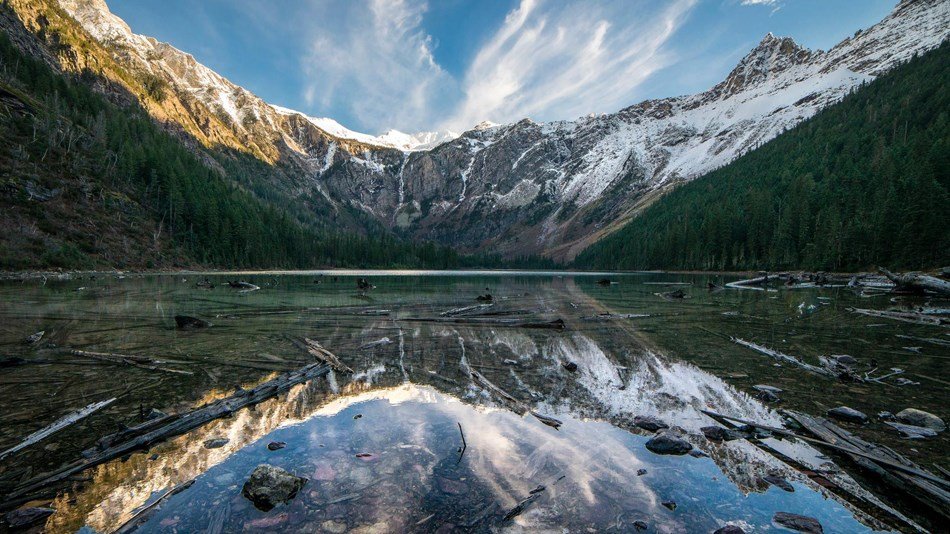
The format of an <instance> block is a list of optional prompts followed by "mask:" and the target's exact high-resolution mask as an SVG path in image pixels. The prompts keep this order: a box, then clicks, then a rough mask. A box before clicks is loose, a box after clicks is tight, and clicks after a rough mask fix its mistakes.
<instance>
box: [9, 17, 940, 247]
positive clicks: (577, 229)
mask: <svg viewBox="0 0 950 534" xmlns="http://www.w3.org/2000/svg"><path fill="white" fill-rule="evenodd" d="M21 2H22V0H15V1H14V7H15V8H16V9H17V11H18V13H19V12H21V11H23V8H22V6H21V5H19V4H21ZM26 4H27V5H28V4H29V2H27V3H26ZM59 6H61V7H62V9H64V10H65V11H66V12H67V13H69V15H71V16H72V17H73V18H74V19H75V20H76V21H77V22H78V23H79V25H80V26H81V27H82V28H83V29H84V30H85V31H86V32H88V34H89V35H90V36H91V37H92V38H93V39H94V40H95V41H96V42H97V43H98V44H99V45H100V46H103V47H105V48H106V49H107V50H108V51H109V53H110V55H111V58H110V59H111V60H113V61H115V62H116V63H118V64H120V65H121V66H122V67H123V68H124V69H126V70H128V71H129V72H132V73H135V76H134V77H135V79H139V80H141V79H160V80H162V81H163V83H164V84H167V87H168V88H169V90H170V92H171V93H172V94H173V96H174V100H175V102H178V103H179V104H176V106H174V113H168V112H166V113H165V115H166V116H168V117H170V119H171V120H175V121H177V122H179V123H180V124H182V126H183V128H185V130H186V131H188V132H190V133H192V134H193V135H194V136H195V137H197V138H199V139H201V140H202V141H203V142H204V144H205V146H206V147H207V148H211V149H214V148H215V147H227V148H230V149H235V150H240V151H244V152H248V153H251V154H253V155H255V156H257V157H259V158H260V159H263V160H265V161H267V162H269V163H271V164H274V165H276V166H280V167H283V168H285V169H286V172H285V173H284V174H285V175H289V176H292V179H289V181H290V182H292V186H288V185H287V184H284V186H283V187H284V189H285V190H286V191H287V194H289V195H312V194H314V192H315V191H316V192H319V193H320V194H321V195H322V196H323V197H325V199H326V200H328V201H329V202H330V203H332V204H333V205H335V206H338V207H344V208H346V209H348V210H353V209H355V210H358V211H362V212H364V213H365V214H366V215H367V216H368V217H369V218H370V219H371V220H375V221H377V222H378V223H380V224H382V225H384V226H386V227H389V228H392V229H394V230H395V231H397V232H398V233H401V234H404V235H407V236H409V237H412V238H416V239H431V240H435V241H439V242H442V243H445V244H450V245H453V246H456V247H458V248H460V249H462V250H465V251H492V252H499V253H503V254H505V255H508V256H517V255H522V254H529V253H541V254H545V255H548V256H552V257H555V258H557V259H570V258H573V256H575V255H576V254H577V253H578V252H579V251H580V250H582V249H583V248H584V247H586V246H587V245H589V244H590V243H592V242H593V241H594V240H596V239H598V238H599V237H601V236H603V235H605V234H606V233H608V232H610V231H611V230H613V229H615V228H618V227H619V226H620V225H621V224H622V223H624V222H626V221H627V220H629V219H630V218H631V217H633V216H635V215H636V213H637V212H638V210H640V209H642V208H643V207H644V206H646V205H647V204H649V202H650V201H651V200H652V199H653V198H656V196H657V195H659V194H662V192H663V191H664V190H665V189H666V188H668V187H671V186H673V185H675V184H676V183H678V182H681V181H684V180H690V179H692V178H695V177H698V176H700V175H702V174H704V173H706V172H708V171H710V170H712V169H715V168H717V167H720V166H722V165H724V164H726V163H728V162H729V161H731V160H733V159H735V158H736V157H738V156H739V155H741V154H742V153H744V152H746V151H748V150H751V149H754V148H755V147H756V146H758V145H760V144H762V143H764V142H766V141H768V140H770V139H772V138H773V137H775V136H776V135H778V134H779V133H781V132H782V131H783V130H786V129H788V128H791V127H793V126H795V125H796V124H798V123H799V122H801V121H802V120H805V119H807V118H808V117H811V116H812V115H814V114H815V113H816V112H817V111H818V110H820V109H821V108H823V107H825V106H827V105H829V104H832V103H834V102H836V101H837V100H839V99H841V98H842V97H843V96H844V95H846V94H847V93H848V92H849V91H851V90H852V89H853V88H855V87H856V86H858V85H860V84H861V83H864V82H866V81H868V80H870V79H872V78H873V77H875V76H877V75H879V74H880V73H881V72H883V71H885V70H887V69H888V68H890V67H891V66H893V65H895V64H896V63H898V62H900V61H903V60H906V59H908V58H909V57H911V56H912V55H913V54H916V53H921V52H924V51H927V50H929V49H932V48H934V47H936V46H937V45H939V44H940V43H941V42H942V41H943V40H944V39H946V38H947V36H948V28H950V2H948V1H946V0H904V1H902V2H901V3H900V4H899V5H898V6H897V7H896V8H895V9H894V11H893V12H892V13H891V15H889V16H888V17H887V18H885V19H884V20H883V21H881V22H880V23H878V24H877V25H875V26H873V27H871V28H869V29H867V30H864V31H861V32H858V33H856V34H855V35H854V36H853V37H851V38H848V39H845V40H844V41H842V42H841V43H839V44H838V45H836V46H835V47H834V48H832V49H831V50H829V51H827V52H822V51H809V50H806V49H803V48H802V47H800V46H799V45H798V44H796V43H795V42H794V41H793V40H792V39H789V38H778V37H775V36H773V35H772V34H769V35H767V36H766V37H765V38H764V39H763V40H762V42H761V43H759V45H758V46H757V47H755V48H754V49H753V50H752V51H751V52H750V53H749V54H748V55H747V56H746V57H745V58H743V59H742V61H741V62H740V63H739V65H737V66H736V68H735V69H734V70H733V71H732V72H731V73H730V74H729V75H728V77H727V78H726V79H725V80H724V81H722V82H721V83H719V84H717V85H716V86H715V87H713V88H712V89H710V90H708V91H706V92H703V93H699V94H696V95H692V96H684V97H675V98H666V99H661V100H649V101H646V102H642V103H640V104H637V105H634V106H631V107H629V108H626V109H623V110H620V111H618V112H616V113H613V114H607V115H600V116H589V117H583V118H580V119H577V120H574V121H557V122H550V123H536V122H533V121H531V120H529V119H525V120H522V121H520V122H517V123H514V124H506V125H490V124H483V125H479V126H477V127H475V128H473V129H472V130H470V131H467V132H465V133H463V134H462V135H460V136H457V137H454V134H451V133H444V132H443V133H430V134H422V135H418V136H415V137H412V136H406V135H405V134H401V133H399V132H391V133H390V134H387V135H386V136H381V137H371V136H365V135H362V134H356V133H354V132H350V131H348V130H346V129H345V128H342V127H339V128H337V127H338V126H339V125H338V124H336V123H335V122H334V121H332V120H328V119H313V118H310V117H306V116H305V115H303V114H300V113H296V112H294V111H292V110H286V109H282V108H276V107H274V106H271V105H269V104H267V103H265V102H264V101H262V100H261V99H260V98H258V97H256V96H255V95H253V94H252V93H250V92H249V91H247V90H245V89H243V88H241V87H239V86H237V85H235V84H233V83H231V82H229V81H228V80H226V79H224V78H223V77H221V76H220V75H218V74H216V73H215V72H213V71H211V70H210V69H208V68H207V67H205V66H203V65H201V64H200V63H198V62H197V61H195V59H194V58H193V57H192V56H190V55H188V54H186V53H184V52H182V51H180V50H177V49H175V48H174V47H172V46H170V45H168V44H165V43H160V42H158V41H156V40H155V39H152V38H150V37H145V36H140V35H136V34H134V33H132V32H131V30H130V29H129V28H128V26H127V25H125V23H124V22H123V21H122V20H121V19H119V18H118V17H116V16H114V15H112V14H111V13H110V12H109V11H108V8H107V6H106V5H105V3H104V2H103V1H102V0H59ZM143 77H144V78H143ZM165 107H167V105H166V106H165ZM334 125H335V126H334ZM440 143H441V144H440Z"/></svg>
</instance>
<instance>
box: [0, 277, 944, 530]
mask: <svg viewBox="0 0 950 534" xmlns="http://www.w3.org/2000/svg"><path fill="white" fill-rule="evenodd" d="M361 278H362V279H365V280H366V281H367V282H368V283H369V284H370V285H371V286H374V287H372V288H369V289H359V288H358V287H357V280H359V279H361ZM739 278H741V277H739V276H731V275H719V274H669V273H609V274H606V273H558V272H484V273H482V272H457V273H446V272H393V271H326V272H319V271H315V272H306V273H304V272H290V273H288V272H246V273H178V274H156V275H133V274H129V275H124V276H123V275H117V274H114V273H98V274H94V275H93V274H82V275H73V276H70V277H62V278H56V279H53V278H49V279H45V280H44V279H29V280H6V281H3V282H0V303H2V306H0V315H2V324H0V348H2V353H0V359H2V360H3V361H4V362H5V363H4V365H3V367H0V450H6V449H8V448H10V447H13V446H14V445H16V444H17V443H18V442H19V441H20V440H22V439H23V438H25V437H26V436H28V435H30V434H31V433H33V432H35V431H37V430H39V429H41V428H42V427H44V426H45V425H48V424H50V423H53V422H54V421H56V420H57V419H59V418H61V417H63V416H64V415H67V414H69V413H70V412H74V411H75V410H78V409H80V408H82V407H84V406H87V405H90V404H91V403H95V402H99V401H104V400H110V399H113V398H114V399H115V400H114V401H112V402H111V403H109V404H108V405H107V406H105V407H103V408H101V409H98V410H95V412H94V413H91V414H90V415H88V417H84V418H82V419H81V420H80V421H79V422H78V423H76V424H72V425H69V426H67V427H65V428H64V429H62V430H60V431H58V432H55V433H53V434H51V435H50V436H48V437H45V438H43V439H41V440H39V441H37V442H36V443H34V444H31V445H29V446H27V447H24V448H23V449H22V450H18V451H16V452H15V453H13V454H10V455H9V456H8V457H6V458H4V459H2V460H0V495H9V494H10V493H11V492H12V491H14V490H15V489H16V488H17V487H18V486H21V485H22V484H24V483H25V482H26V481H28V480H30V479H32V478H35V477H37V476H38V475H40V474H42V473H44V472H48V471H51V470H54V469H56V468H58V467H59V466H61V465H63V464H66V463H69V462H74V461H76V460H77V459H81V458H82V454H83V451H85V450H87V449H89V448H90V447H92V446H94V445H95V443H96V441H97V440H98V439H99V438H100V437H102V436H105V435H108V434H111V433H114V432H116V431H118V430H121V429H123V428H126V427H130V426H133V425H137V424H141V423H142V422H143V421H145V420H147V419H148V417H149V413H150V412H151V411H152V410H158V411H160V412H162V413H165V414H180V413H185V412H188V411H189V410H191V409H194V408H195V407H198V406H202V405H205V404H207V403H209V402H212V401H215V400H216V399H222V398H224V397H227V396H229V395H232V394H233V393H234V392H235V391H236V390H240V389H243V390H250V389H251V388H253V387H254V386H256V385H258V384H261V383H263V382H265V381H267V380H269V379H272V378H274V377H275V376H277V375H279V374H280V373H284V372H288V371H291V370H294V369H297V368H300V367H302V366H305V365H308V364H311V363H313V362H314V361H315V357H314V355H313V354H312V353H311V352H308V350H307V348H308V347H312V346H314V345H312V344H310V343H317V344H319V345H318V346H319V347H322V349H325V350H326V351H329V352H331V353H332V354H334V355H336V357H338V358H339V360H340V362H342V364H344V365H345V366H348V367H349V368H351V369H352V371H353V372H348V371H343V370H339V369H337V370H333V371H330V372H329V373H328V374H327V375H325V376H322V377H320V378H316V379H314V380H312V381H308V382H306V383H303V384H300V385H297V386H295V387H293V388H291V389H290V390H289V391H287V392H285V393H281V394H280V395H277V396H276V397H274V398H270V399H268V400H265V401H263V402H261V403H259V404H257V405H255V406H252V407H248V408H243V409H240V410H237V411H236V412H234V413H233V414H232V415H231V416H230V417H227V418H221V419H216V420H214V421H211V422H209V423H207V424H204V425H202V426H200V427H198V428H196V429H194V430H191V431H190V432H188V433H185V434H183V435H180V436H177V437H174V438H172V439H170V440H166V441H162V442H160V443H158V444H155V445H154V446H152V447H150V448H147V449H146V450H141V451H139V452H136V453H134V454H131V455H126V456H125V457H123V458H118V459H115V460H112V461H109V462H106V463H103V464H102V465H98V466H96V467H93V468H91V469H88V470H85V471H83V472H81V473H80V474H77V475H74V476H72V477H70V478H69V479H68V480H67V481H66V482H65V483H64V484H60V485H59V486H58V487H57V488H56V491H55V492H54V493H53V494H52V495H51V496H50V497H48V498H45V500H39V501H36V502H38V503H40V504H49V506H50V507H51V508H54V509H55V510H56V512H55V513H54V514H52V515H51V516H50V517H49V518H48V519H47V520H46V528H47V531H49V532H76V531H79V530H81V531H83V532H103V533H105V532H112V531H114V530H116V529H118V528H119V527H121V526H122V525H123V524H125V523H126V522H128V521H129V520H131V519H132V518H133V517H135V518H136V520H137V526H138V531H140V532H200V531H206V530H208V531H212V532H234V531H248V532H274V531H294V532H295V531H308V532H406V531H417V532H450V531H461V532H500V531H503V532H522V531H531V532H534V531H554V530H557V531H561V530H562V529H563V530H567V531H571V532H595V531H596V532H600V531H614V532H635V531H639V530H641V529H645V531H647V532H712V531H714V530H716V529H718V528H720V527H723V526H725V525H730V524H731V525H736V526H739V527H741V528H743V529H744V530H745V531H746V532H752V531H755V532H759V531H763V530H769V529H772V528H776V527H777V525H776V523H774V521H773V517H774V515H775V513H777V512H789V513H794V514H802V515H806V516H810V517H813V518H815V519H817V520H818V521H819V522H820V523H821V524H822V526H823V527H824V529H825V531H826V532H863V531H870V530H881V529H892V530H908V531H911V530H913V528H914V525H919V526H920V527H921V528H926V529H932V530H939V529H940V527H939V523H938V522H939V519H937V518H936V516H935V514H933V513H931V512H929V511H927V510H925V509H921V507H920V506H917V505H915V504H914V503H913V502H909V500H908V499H906V498H902V497H901V496H900V495H896V494H895V492H893V491H890V490H888V489H886V488H884V487H881V486H880V485H879V484H877V483H875V481H874V480H873V479H872V478H871V477H867V476H866V475H865V474H863V473H861V472H859V471H858V470H855V469H854V468H853V466H852V465H851V464H850V463H849V462H847V460H846V459H845V460H843V459H841V458H839V457H837V456H834V455H831V454H829V451H827V450H819V449H816V448H813V447H812V446H810V445H808V444H806V443H804V442H802V441H798V440H791V439H778V438H776V437H774V436H764V435H762V436H759V438H758V439H751V440H750V439H735V440H732V441H727V442H716V441H712V440H709V439H706V438H705V437H704V435H703V432H702V431H701V430H700V429H701V428H703V427H708V426H711V425H716V424H717V422H716V421H715V420H714V419H712V418H711V417H710V416H709V415H707V414H705V413H704V412H703V411H704V410H708V411H711V412H715V413H719V414H724V415H728V416H731V417H736V418H740V419H743V420H749V421H754V422H756V423H761V424H764V425H769V426H774V427H781V426H782V425H783V417H782V415H781V414H780V413H779V411H778V410H780V409H781V410H791V411H795V412H801V413H804V414H811V415H815V416H824V415H825V413H826V412H827V410H828V409H830V408H834V407H837V406H842V405H845V406H849V407H851V408H854V409H857V410H859V411H861V412H863V413H864V414H867V416H868V417H869V419H870V420H869V422H868V423H865V424H856V423H848V422H840V421H837V422H836V423H837V424H839V425H841V426H842V427H843V428H846V429H847V430H849V431H851V432H853V433H855V434H856V435H858V436H860V437H861V438H864V439H866V440H868V441H871V442H874V443H879V444H882V445H886V446H889V447H891V448H893V449H894V450H896V451H897V452H899V453H901V454H903V455H905V456H907V457H908V458H910V459H911V460H913V462H915V463H916V464H917V465H918V466H921V467H924V468H926V469H929V470H931V471H933V470H934V466H945V467H950V462H948V441H947V437H946V433H941V434H939V435H938V436H936V437H934V438H930V439H924V440H908V439H905V438H902V437H901V435H900V433H898V432H897V430H895V429H894V428H892V427H890V426H888V425H886V424H884V422H883V421H882V420H881V419H880V418H879V417H878V416H877V414H878V413H879V412H883V411H887V412H892V413H897V412H898V411H900V410H903V409H905V408H918V409H922V410H926V411H928V412H932V413H934V414H937V415H939V416H941V417H944V418H945V419H946V415H947V412H946V411H945V410H946V399H947V398H950V396H948V394H950V373H947V371H946V363H947V359H948V358H950V335H948V334H950V329H948V328H947V326H946V324H910V323H906V322H900V321H894V320H891V319H888V318H879V317H871V316H868V315H862V314H860V313H856V312H854V311H853V310H854V309H871V310H885V309H899V308H921V307H923V308H925V309H927V310H929V311H930V312H933V313H934V315H935V316H940V314H941V313H946V311H945V308H946V302H945V301H944V302H940V301H936V300H934V299H928V298H924V297H918V296H894V295H891V294H888V293H883V292H874V291H870V292H869V291H862V290H856V289H853V288H849V287H845V286H843V285H831V286H826V287H805V288H795V289H788V288H784V287H781V286H775V287H773V288H769V289H767V290H766V289H761V288H759V289H747V290H742V289H733V288H723V286H724V284H725V283H728V282H730V281H734V280H737V279H739ZM228 280H242V281H246V282H249V283H252V284H255V285H256V286H259V288H260V289H257V290H251V291H249V290H246V289H240V288H232V287H229V286H228V284H227V281H228ZM603 280H609V281H610V283H599V282H601V281H603ZM205 282H210V285H213V286H214V287H213V288H212V287H208V284H205ZM677 292H681V293H677ZM488 295H490V299H489V298H488ZM479 297H481V298H479ZM176 315H185V316H191V317H196V318H199V319H202V320H205V321H208V322H210V323H211V324H212V325H211V326H210V327H207V328H193V329H180V328H176V322H175V319H174V317H175V316H176ZM40 331H43V332H44V334H43V335H42V337H41V338H40V339H39V340H37V341H35V342H32V343H29V342H26V341H25V339H26V338H27V337H28V336H30V335H31V334H34V333H37V332H40ZM308 340H309V341H308ZM737 340H739V341H744V342H746V343H747V345H743V344H740V343H738V342H737ZM748 344H754V345H755V346H759V347H764V348H767V349H771V350H774V351H778V352H781V353H784V354H787V355H791V356H793V357H795V358H799V359H800V360H801V362H803V363H805V364H806V366H801V365H796V364H794V363H789V362H788V361H783V360H779V359H775V358H772V357H769V356H767V355H765V354H763V353H762V352H761V351H758V350H755V349H754V348H750V346H748ZM831 355H849V356H852V357H853V358H854V359H855V360H856V363H854V364H853V368H854V370H855V371H856V374H857V375H858V376H860V377H866V378H869V380H861V381H857V382H855V381H843V380H839V379H836V378H835V377H834V376H826V375H823V374H821V373H816V372H814V371H813V370H810V369H809V368H807V366H812V367H814V366H820V362H821V360H820V359H819V357H822V356H831ZM888 375H890V376H888ZM875 378H878V379H879V380H870V379H875ZM761 385H765V386H771V387H773V388H777V390H781V391H779V392H777V393H776V396H777V397H778V398H779V400H775V399H773V398H769V397H768V396H766V395H763V394H762V393H761V392H760V391H759V390H757V389H756V388H755V386H761ZM760 389H761V388H760ZM777 390H776V391H777ZM636 416H652V417H655V418H657V419H658V420H660V421H662V422H663V423H665V424H667V425H668V426H670V427H672V428H673V432H674V433H675V434H677V435H679V436H681V438H682V439H684V440H686V441H688V442H689V444H690V445H691V446H692V447H693V450H692V451H691V453H690V454H683V455H662V454H656V453H654V452H652V451H651V450H650V449H648V448H647V447H646V443H647V442H648V441H649V440H650V439H651V438H652V437H653V436H654V432H652V431H650V430H647V429H645V428H642V427H641V426H638V425H637V424H636V422H635V421H634V418H635V417H636ZM552 420H553V421H556V423H559V425H558V424H556V423H552ZM546 423H547V424H546ZM556 426H559V428H555V427H556ZM214 440H219V441H218V443H217V444H214V446H211V447H210V448H209V444H210V442H212V441H214ZM225 440H226V441H225ZM274 442H283V443H285V444H286V446H284V447H283V448H279V449H277V450H271V449H270V448H268V444H270V443H274ZM222 443H223V444H222ZM264 463H267V464H271V465H274V466H277V467H280V468H283V469H286V470H287V471H289V472H290V473H292V474H294V475H296V476H300V477H303V478H306V479H307V482H306V484H304V486H303V487H302V488H301V489H300V491H299V492H298V493H297V495H296V496H295V497H293V498H292V499H291V500H289V501H288V502H287V503H286V504H279V505H278V506H276V507H274V508H273V509H269V510H267V511H263V510H261V509H259V508H258V507H256V506H255V505H254V503H252V502H251V501H250V500H248V499H247V498H246V497H245V496H244V495H243V494H242V487H243V485H244V483H245V481H246V480H247V479H248V477H249V476H250V474H251V472H252V471H254V469H255V467H257V466H258V465H260V464H264ZM937 472H938V473H939V471H937ZM770 481H771V482H770ZM776 481H777V482H776ZM182 484H190V485H187V487H184V488H179V489H181V491H179V492H177V493H175V494H173V495H166V494H167V493H168V491H169V490H170V489H172V488H176V487H178V486H180V485H182ZM782 486H785V488H784V489H783V487H782ZM539 488H540V489H539ZM789 489H791V490H793V491H787V490H789ZM532 491H533V492H534V493H532ZM163 496H165V498H164V499H162V500H161V502H160V503H159V505H158V506H154V507H152V508H149V509H147V510H146V512H147V513H142V511H143V509H145V508H146V507H147V506H148V505H149V504H151V503H154V502H155V501H156V500H158V499H159V498H160V497H163ZM0 500H3V499H0ZM525 501H527V502H525ZM519 503H522V504H523V510H522V511H520V513H517V514H515V515H512V514H511V512H512V510H513V509H514V508H515V507H517V506H518V505H519Z"/></svg>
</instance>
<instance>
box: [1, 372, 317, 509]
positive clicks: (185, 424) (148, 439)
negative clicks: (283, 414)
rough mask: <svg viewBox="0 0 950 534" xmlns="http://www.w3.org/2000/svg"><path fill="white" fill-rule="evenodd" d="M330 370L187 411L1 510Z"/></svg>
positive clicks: (29, 488)
mask: <svg viewBox="0 0 950 534" xmlns="http://www.w3.org/2000/svg"><path fill="white" fill-rule="evenodd" d="M329 371H330V366H329V365H327V364H326V363H324V362H319V363H312V364H309V365H306V366H304V367H301V368H300V369H297V370H295V371H292V372H289V373H285V374H283V375H280V376H278V377H276V378H274V379H272V380H268V381H267V382H264V383H263V384H261V385H259V386H257V387H255V388H253V389H250V390H239V391H238V392H236V393H235V394H234V395H231V396H230V397H226V398H223V399H219V400H216V401H214V402H212V403H209V404H206V405H204V406H202V407H200V408H196V409H194V410H192V411H190V412H188V413H186V414H182V415H180V416H177V417H175V418H174V419H172V420H170V421H169V422H168V423H166V424H164V425H162V426H160V427H158V428H150V429H149V430H147V431H144V432H142V433H136V434H135V435H131V436H128V438H127V439H126V440H125V441H122V442H120V443H117V444H114V445H111V446H109V447H108V448H107V449H105V450H102V451H99V452H95V453H93V454H92V455H90V456H89V457H87V458H84V459H81V460H77V461H75V462H73V463H71V464H68V465H65V466H63V467H61V468H59V469H57V470H56V471H53V472H51V473H46V474H42V475H39V476H37V477H34V478H33V479H31V480H29V481H27V482H25V483H24V484H22V485H21V486H19V487H18V488H16V489H15V490H14V491H13V492H12V493H10V494H9V495H8V496H7V498H8V501H7V502H4V503H0V509H4V508H9V507H10V506H12V505H15V504H16V503H17V502H22V501H23V500H24V499H25V498H26V499H29V498H32V495H33V494H35V493H36V492H38V491H40V490H42V489H44V488H47V487H49V486H51V485H53V484H56V483H59V482H62V481H64V480H66V479H68V478H69V477H71V476H72V475H75V474H76V473H79V472H81V471H84V470H86V469H89V468H90V467H95V466H97V465H100V464H103V463H105V462H108V461H110V460H114V459H116V458H121V457H123V456H125V455H127V454H130V453H132V452H134V451H137V450H141V449H147V448H149V447H151V446H153V445H155V444H157V443H160V442H162V441H165V440H167V439H169V438H172V437H175V436H179V435H181V434H184V433H186V432H189V431H191V430H194V429H195V428H198V427H199V426H201V425H203V424H205V423H208V422H210V421H214V420H215V419H219V418H221V417H227V416H230V415H231V414H233V413H234V412H236V411H237V410H240V409H241V408H245V407H247V406H253V405H255V404H258V403H260V402H263V401H265V400H267V399H269V398H271V397H274V396H276V395H279V394H281V393H283V392H285V391H287V390H289V389H290V388H292V387H293V386H295V385H297V384H302V383H304V382H307V381H309V380H312V379H314V378H317V377H321V376H324V375H326V374H327V373H328V372H329Z"/></svg>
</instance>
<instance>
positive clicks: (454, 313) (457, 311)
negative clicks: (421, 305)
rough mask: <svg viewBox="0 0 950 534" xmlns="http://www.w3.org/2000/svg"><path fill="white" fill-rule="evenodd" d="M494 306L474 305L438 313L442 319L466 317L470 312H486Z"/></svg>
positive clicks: (492, 304)
mask: <svg viewBox="0 0 950 534" xmlns="http://www.w3.org/2000/svg"><path fill="white" fill-rule="evenodd" d="M494 305H495V304H494V303H489V304H474V305H472V306H463V307H461V308H453V309H451V310H446V311H444V312H442V313H440V314H439V315H440V316H442V317H456V316H459V315H466V314H469V313H472V312H479V311H482V310H487V309H488V308H491V307H492V306H494Z"/></svg>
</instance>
